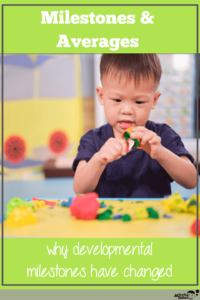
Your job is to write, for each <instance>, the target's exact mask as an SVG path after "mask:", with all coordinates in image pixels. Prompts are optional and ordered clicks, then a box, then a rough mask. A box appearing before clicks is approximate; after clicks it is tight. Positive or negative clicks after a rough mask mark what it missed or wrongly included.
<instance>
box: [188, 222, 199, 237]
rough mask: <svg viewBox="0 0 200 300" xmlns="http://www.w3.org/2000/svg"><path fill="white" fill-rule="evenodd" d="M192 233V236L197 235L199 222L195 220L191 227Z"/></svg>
mask: <svg viewBox="0 0 200 300" xmlns="http://www.w3.org/2000/svg"><path fill="white" fill-rule="evenodd" d="M190 231H191V233H192V234H195V235H196V234H197V220H195V221H194V222H193V223H192V225H191V227H190ZM198 233H199V235H200V219H199V220H198Z"/></svg>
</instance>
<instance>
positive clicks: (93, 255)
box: [3, 238, 197, 286]
mask: <svg viewBox="0 0 200 300" xmlns="http://www.w3.org/2000/svg"><path fill="white" fill-rule="evenodd" d="M3 244H4V251H3V284H8V285H11V284H12V285H17V284H20V285H25V284H26V285H31V284H36V285H40V284H43V285H45V284H53V285H57V284H59V285H61V284H62V285H82V286H84V285H105V286H106V285H141V284H142V285H143V284H144V285H165V284H167V285H174V284H175V285H183V284H184V285H195V284H196V283H197V278H196V277H197V248H196V239H193V238H188V239H181V238H180V239H170V238H163V239H99V238H98V239H81V238H79V239H77V238H74V239H72V238H70V239H54V238H46V239H41V238H4V241H3Z"/></svg>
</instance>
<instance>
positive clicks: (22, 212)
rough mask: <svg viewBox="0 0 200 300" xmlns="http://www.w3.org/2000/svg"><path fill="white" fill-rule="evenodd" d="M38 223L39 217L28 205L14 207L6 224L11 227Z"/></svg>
mask: <svg viewBox="0 0 200 300" xmlns="http://www.w3.org/2000/svg"><path fill="white" fill-rule="evenodd" d="M35 223H37V218H36V217H35V215H34V214H33V212H32V209H31V208H30V207H27V206H18V207H16V208H14V209H13V210H12V211H11V213H10V215H9V217H8V219H6V221H5V224H6V225H8V226H9V227H20V226H24V225H30V224H35Z"/></svg>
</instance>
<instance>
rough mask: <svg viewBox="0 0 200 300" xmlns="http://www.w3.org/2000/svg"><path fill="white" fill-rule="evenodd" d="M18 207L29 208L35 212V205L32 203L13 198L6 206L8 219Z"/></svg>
mask: <svg viewBox="0 0 200 300" xmlns="http://www.w3.org/2000/svg"><path fill="white" fill-rule="evenodd" d="M18 206H28V207H30V208H31V209H32V211H35V209H34V206H33V204H31V203H30V202H27V201H24V200H23V199H21V198H13V199H11V200H10V201H8V203H7V205H6V219H7V218H8V217H9V215H10V213H11V211H12V210H13V209H14V208H16V207H18Z"/></svg>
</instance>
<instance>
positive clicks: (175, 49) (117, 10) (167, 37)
mask: <svg viewBox="0 0 200 300" xmlns="http://www.w3.org/2000/svg"><path fill="white" fill-rule="evenodd" d="M3 28H4V30H3V31H4V35H3V49H4V53H7V54H8V53H118V52H119V53H122V52H123V53H147V52H148V53H196V52H197V6H184V5H183V6H176V5H171V6H166V5H162V6H145V5H144V6H137V5H130V6H121V5H120V6H119V5H117V4H116V5H114V6H113V5H112V6H111V5H110V6H84V5H79V6H78V5H77V6H67V5H66V6H51V5H49V6H31V5H30V6H21V5H20V6H12V5H10V6H4V7H3Z"/></svg>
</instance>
